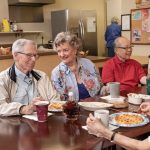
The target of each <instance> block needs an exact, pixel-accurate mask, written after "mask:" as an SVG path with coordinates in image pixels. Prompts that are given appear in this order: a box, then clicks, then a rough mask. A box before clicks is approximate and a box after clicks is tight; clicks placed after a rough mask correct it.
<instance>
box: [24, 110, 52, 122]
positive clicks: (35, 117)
mask: <svg viewBox="0 0 150 150" xmlns="http://www.w3.org/2000/svg"><path fill="white" fill-rule="evenodd" d="M51 115H53V114H52V113H48V116H51ZM22 117H24V118H27V119H31V120H34V121H38V118H37V113H36V112H34V113H33V114H30V115H23V116H22Z"/></svg>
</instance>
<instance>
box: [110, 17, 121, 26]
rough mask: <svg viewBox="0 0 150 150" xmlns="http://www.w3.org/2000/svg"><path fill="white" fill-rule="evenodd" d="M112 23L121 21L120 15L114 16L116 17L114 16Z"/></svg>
mask: <svg viewBox="0 0 150 150" xmlns="http://www.w3.org/2000/svg"><path fill="white" fill-rule="evenodd" d="M111 23H117V24H118V23H119V18H118V17H116V16H114V17H112V18H111Z"/></svg>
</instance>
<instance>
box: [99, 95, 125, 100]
mask: <svg viewBox="0 0 150 150" xmlns="http://www.w3.org/2000/svg"><path fill="white" fill-rule="evenodd" d="M101 98H102V99H105V100H106V101H108V102H124V100H125V97H123V96H119V97H118V98H111V96H110V95H107V96H102V97H101Z"/></svg>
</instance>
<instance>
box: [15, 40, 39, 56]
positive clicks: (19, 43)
mask: <svg viewBox="0 0 150 150" xmlns="http://www.w3.org/2000/svg"><path fill="white" fill-rule="evenodd" d="M26 44H31V45H34V46H35V47H36V48H37V44H36V42H34V41H32V40H27V39H18V40H16V41H15V42H14V43H13V45H12V55H14V53H15V52H23V51H24V46H25V45H26Z"/></svg>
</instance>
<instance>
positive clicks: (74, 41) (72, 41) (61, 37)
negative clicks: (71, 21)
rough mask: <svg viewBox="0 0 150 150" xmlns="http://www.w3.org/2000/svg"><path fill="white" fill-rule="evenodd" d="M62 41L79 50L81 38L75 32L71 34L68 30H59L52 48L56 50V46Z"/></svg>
mask: <svg viewBox="0 0 150 150" xmlns="http://www.w3.org/2000/svg"><path fill="white" fill-rule="evenodd" d="M64 43H68V44H69V45H70V46H71V47H73V48H75V49H77V50H80V48H81V45H82V44H81V40H80V39H79V38H78V37H77V36H76V35H75V34H71V33H70V32H60V33H58V34H57V35H56V37H55V40H54V42H53V49H54V50H55V51H57V47H58V46H60V45H61V44H64Z"/></svg>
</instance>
